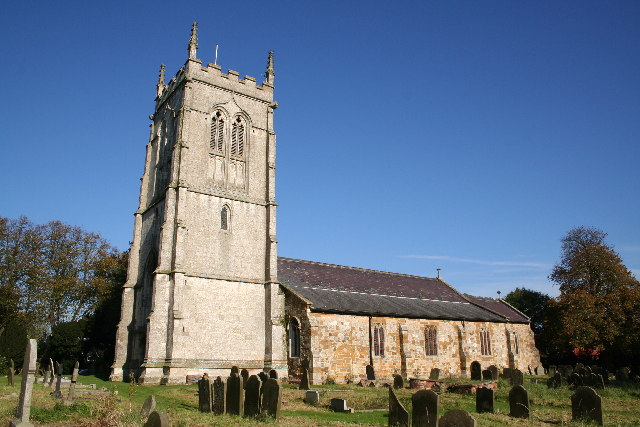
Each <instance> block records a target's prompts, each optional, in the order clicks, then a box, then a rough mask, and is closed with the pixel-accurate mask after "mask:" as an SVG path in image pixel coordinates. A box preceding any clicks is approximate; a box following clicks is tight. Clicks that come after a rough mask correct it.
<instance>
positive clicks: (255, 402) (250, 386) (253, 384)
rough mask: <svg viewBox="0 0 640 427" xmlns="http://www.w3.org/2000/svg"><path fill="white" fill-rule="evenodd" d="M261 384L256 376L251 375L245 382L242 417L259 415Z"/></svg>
mask: <svg viewBox="0 0 640 427" xmlns="http://www.w3.org/2000/svg"><path fill="white" fill-rule="evenodd" d="M261 387H262V382H261V381H260V378H258V376H257V375H251V376H250V377H249V379H248V380H247V385H246V387H245V394H244V416H245V417H257V416H258V415H259V414H260V406H261V405H260V403H261V402H260V388H261Z"/></svg>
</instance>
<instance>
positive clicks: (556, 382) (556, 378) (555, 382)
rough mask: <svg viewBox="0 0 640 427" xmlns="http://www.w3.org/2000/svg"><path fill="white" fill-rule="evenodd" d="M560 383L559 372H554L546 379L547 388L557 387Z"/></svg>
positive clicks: (560, 376)
mask: <svg viewBox="0 0 640 427" xmlns="http://www.w3.org/2000/svg"><path fill="white" fill-rule="evenodd" d="M561 385H562V375H560V372H556V373H555V374H554V375H553V377H552V378H549V379H548V380H547V387H549V388H559V387H560V386H561Z"/></svg>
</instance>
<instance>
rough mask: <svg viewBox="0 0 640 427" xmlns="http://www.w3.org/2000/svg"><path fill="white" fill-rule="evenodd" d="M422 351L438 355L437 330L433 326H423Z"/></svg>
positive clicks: (428, 354) (429, 354) (430, 354)
mask: <svg viewBox="0 0 640 427" xmlns="http://www.w3.org/2000/svg"><path fill="white" fill-rule="evenodd" d="M424 351H425V353H426V355H427V356H437V355H438V330H437V328H436V327H435V326H427V327H426V328H424Z"/></svg>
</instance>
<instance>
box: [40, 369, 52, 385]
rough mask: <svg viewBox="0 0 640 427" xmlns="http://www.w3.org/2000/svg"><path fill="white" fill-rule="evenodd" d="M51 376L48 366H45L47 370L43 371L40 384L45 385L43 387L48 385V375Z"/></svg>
mask: <svg viewBox="0 0 640 427" xmlns="http://www.w3.org/2000/svg"><path fill="white" fill-rule="evenodd" d="M50 376H51V371H50V370H49V368H48V367H47V370H46V371H44V377H43V378H42V384H44V385H45V387H46V386H47V385H49V377H50Z"/></svg>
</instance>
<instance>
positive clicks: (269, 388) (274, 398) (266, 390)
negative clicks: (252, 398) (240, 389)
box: [262, 378, 282, 419]
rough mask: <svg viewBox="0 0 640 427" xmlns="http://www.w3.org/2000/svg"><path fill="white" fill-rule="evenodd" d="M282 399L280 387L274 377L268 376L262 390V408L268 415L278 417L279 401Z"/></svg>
mask: <svg viewBox="0 0 640 427" xmlns="http://www.w3.org/2000/svg"><path fill="white" fill-rule="evenodd" d="M281 401H282V388H281V387H280V383H279V382H278V380H277V379H275V378H269V379H268V380H267V382H266V383H264V387H263V390H262V410H263V411H265V412H266V413H267V415H268V416H270V417H273V418H275V419H278V418H280V402H281Z"/></svg>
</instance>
